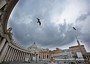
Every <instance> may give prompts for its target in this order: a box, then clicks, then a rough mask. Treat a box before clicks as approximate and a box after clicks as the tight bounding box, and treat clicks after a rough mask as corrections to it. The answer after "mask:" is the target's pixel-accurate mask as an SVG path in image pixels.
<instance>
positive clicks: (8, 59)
mask: <svg viewBox="0 0 90 64" xmlns="http://www.w3.org/2000/svg"><path fill="white" fill-rule="evenodd" d="M10 55H11V46H9V54H8V57H7V61H10Z"/></svg>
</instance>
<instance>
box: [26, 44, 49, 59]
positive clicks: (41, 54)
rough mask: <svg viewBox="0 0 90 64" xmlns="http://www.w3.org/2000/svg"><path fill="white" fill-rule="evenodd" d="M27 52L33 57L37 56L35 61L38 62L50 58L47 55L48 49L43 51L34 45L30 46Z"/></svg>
mask: <svg viewBox="0 0 90 64" xmlns="http://www.w3.org/2000/svg"><path fill="white" fill-rule="evenodd" d="M27 49H28V51H30V52H32V53H33V55H34V57H35V56H36V54H37V59H38V60H48V59H49V58H50V54H49V51H50V50H49V49H48V48H46V49H43V48H39V47H37V45H36V43H34V44H32V45H31V46H30V47H28V48H27Z"/></svg>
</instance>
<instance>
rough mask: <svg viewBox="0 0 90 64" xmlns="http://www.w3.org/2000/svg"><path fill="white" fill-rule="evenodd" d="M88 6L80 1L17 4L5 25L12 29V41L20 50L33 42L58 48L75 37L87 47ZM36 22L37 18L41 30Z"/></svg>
mask: <svg viewBox="0 0 90 64" xmlns="http://www.w3.org/2000/svg"><path fill="white" fill-rule="evenodd" d="M88 5H89V3H88V2H87V1H84V0H83V1H82V0H80V1H78V0H74V1H68V0H45V1H42V0H26V1H25V0H20V1H19V2H18V4H17V5H16V7H15V8H14V10H13V12H12V14H11V16H10V18H9V23H8V25H9V26H11V27H12V28H13V31H12V32H13V36H14V38H15V39H16V40H17V41H19V42H20V43H22V44H23V45H24V46H29V45H30V44H32V43H33V42H36V43H37V44H38V45H39V46H41V47H48V48H53V47H61V46H63V45H67V44H70V43H73V42H75V40H76V37H78V38H79V39H80V40H82V41H84V42H85V43H86V44H89V42H90V40H89V37H90V35H89V34H90V33H89V32H90V29H89V23H90V22H89V21H90V19H89V18H90V16H89V15H90V14H89V11H90V10H89V9H88ZM89 6H90V5H89ZM79 8H80V9H79ZM36 18H40V20H41V23H42V25H41V26H39V25H38V24H37V19H36ZM60 19H61V20H60ZM64 19H66V21H64ZM75 20H76V21H75ZM60 22H61V23H60ZM73 25H74V26H75V27H76V29H77V30H76V31H75V30H73V28H72V27H73Z"/></svg>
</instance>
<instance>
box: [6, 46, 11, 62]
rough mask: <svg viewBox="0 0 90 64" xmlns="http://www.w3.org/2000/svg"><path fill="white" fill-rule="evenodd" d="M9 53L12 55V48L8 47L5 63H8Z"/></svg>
mask: <svg viewBox="0 0 90 64" xmlns="http://www.w3.org/2000/svg"><path fill="white" fill-rule="evenodd" d="M9 53H10V46H8V50H7V54H6V58H5V61H8V60H7V59H8V56H9Z"/></svg>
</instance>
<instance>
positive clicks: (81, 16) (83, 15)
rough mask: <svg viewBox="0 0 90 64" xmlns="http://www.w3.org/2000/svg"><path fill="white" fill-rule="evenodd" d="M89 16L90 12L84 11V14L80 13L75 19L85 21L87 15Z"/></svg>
mask: <svg viewBox="0 0 90 64" xmlns="http://www.w3.org/2000/svg"><path fill="white" fill-rule="evenodd" d="M88 16H90V12H88V13H86V14H81V15H80V16H79V17H78V18H77V20H76V21H85V19H87V17H88Z"/></svg>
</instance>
